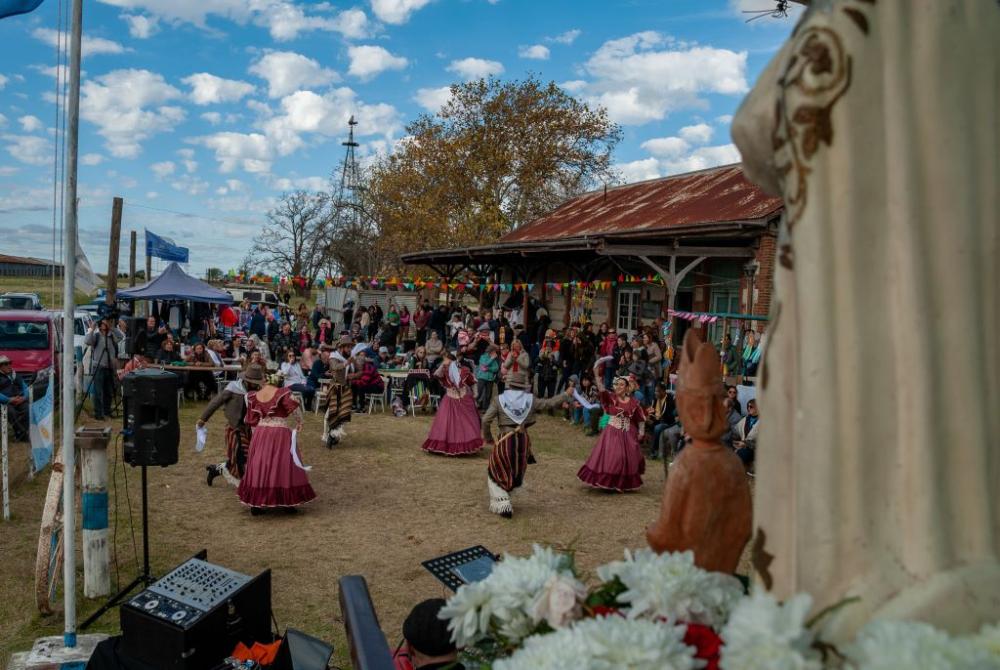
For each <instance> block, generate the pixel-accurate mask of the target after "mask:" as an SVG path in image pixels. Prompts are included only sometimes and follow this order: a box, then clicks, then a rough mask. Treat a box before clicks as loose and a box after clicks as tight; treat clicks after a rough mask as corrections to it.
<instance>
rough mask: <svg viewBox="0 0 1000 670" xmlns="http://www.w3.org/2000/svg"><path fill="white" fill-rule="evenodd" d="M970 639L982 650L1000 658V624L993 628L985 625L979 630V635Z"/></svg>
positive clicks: (994, 625)
mask: <svg viewBox="0 0 1000 670" xmlns="http://www.w3.org/2000/svg"><path fill="white" fill-rule="evenodd" d="M969 639H970V640H971V642H972V643H973V644H974V645H976V646H977V647H979V648H980V649H985V650H986V651H988V652H990V653H991V654H993V655H994V656H996V657H997V658H1000V623H996V624H993V625H992V626H991V625H989V624H985V625H984V626H983V627H982V628H980V629H979V633H977V634H976V635H973V636H972V637H971V638H969Z"/></svg>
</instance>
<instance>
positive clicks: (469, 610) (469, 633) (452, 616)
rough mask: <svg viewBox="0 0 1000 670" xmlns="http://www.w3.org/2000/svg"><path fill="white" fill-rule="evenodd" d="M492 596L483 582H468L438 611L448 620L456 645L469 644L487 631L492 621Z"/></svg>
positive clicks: (463, 645) (440, 615) (441, 616)
mask: <svg viewBox="0 0 1000 670" xmlns="http://www.w3.org/2000/svg"><path fill="white" fill-rule="evenodd" d="M491 596H492V594H491V593H490V590H489V588H488V587H487V586H486V585H485V584H484V583H483V582H476V583H474V584H467V585H465V586H462V587H461V588H460V589H458V591H457V592H455V595H453V596H452V597H451V598H449V599H448V602H447V603H445V606H444V607H442V608H441V611H440V612H438V617H440V618H441V619H444V620H447V621H448V630H450V631H451V639H452V641H454V642H455V644H456V645H458V646H459V647H465V646H468V645H469V644H472V643H475V642H476V641H477V640H479V639H480V638H482V637H483V635H484V634H485V633H486V630H487V627H488V626H489V622H490V614H489V609H488V607H487V606H488V605H489V602H490V598H491Z"/></svg>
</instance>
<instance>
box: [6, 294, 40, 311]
mask: <svg viewBox="0 0 1000 670" xmlns="http://www.w3.org/2000/svg"><path fill="white" fill-rule="evenodd" d="M41 308H42V299H41V298H39V297H38V294H37V293H4V294H3V295H0V310H7V309H41Z"/></svg>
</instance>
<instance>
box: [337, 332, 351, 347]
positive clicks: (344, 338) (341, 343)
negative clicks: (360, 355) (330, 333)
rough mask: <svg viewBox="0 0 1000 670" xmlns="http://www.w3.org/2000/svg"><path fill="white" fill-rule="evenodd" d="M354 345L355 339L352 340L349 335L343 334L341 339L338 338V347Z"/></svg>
mask: <svg viewBox="0 0 1000 670" xmlns="http://www.w3.org/2000/svg"><path fill="white" fill-rule="evenodd" d="M353 346H354V340H352V339H351V338H350V336H349V335H343V336H341V338H340V339H339V340H337V348H340V347H353Z"/></svg>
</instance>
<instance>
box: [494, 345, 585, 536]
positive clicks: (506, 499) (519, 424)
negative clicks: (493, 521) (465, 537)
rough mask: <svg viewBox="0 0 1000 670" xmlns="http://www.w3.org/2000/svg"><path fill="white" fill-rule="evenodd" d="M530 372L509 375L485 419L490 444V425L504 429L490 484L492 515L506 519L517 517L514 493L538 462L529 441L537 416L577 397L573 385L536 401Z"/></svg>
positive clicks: (522, 367)
mask: <svg viewBox="0 0 1000 670" xmlns="http://www.w3.org/2000/svg"><path fill="white" fill-rule="evenodd" d="M525 358H527V355H525ZM526 369H527V366H526V365H522V366H520V369H518V370H516V371H515V370H509V371H508V372H507V380H506V390H505V391H504V392H503V393H501V394H500V395H498V396H497V397H496V398H494V399H493V401H492V402H491V403H490V406H489V409H487V410H486V414H484V415H483V439H484V440H485V441H486V442H492V441H493V434H492V433H491V432H490V424H492V423H493V421H494V420H495V421H496V422H497V425H498V426H499V427H500V433H501V435H500V439H498V440H497V441H496V445H495V446H494V447H493V451H492V452H491V453H490V460H489V465H488V466H487V476H486V484H487V487H488V489H489V493H490V511H491V512H493V513H494V514H499V515H500V516H502V517H504V518H505V519H510V518H511V517H513V516H514V507H513V505H512V504H511V501H510V494H511V491H513V490H514V489H516V488H518V487H519V486H521V484H522V483H523V482H524V473H525V470H527V469H528V464H529V463H534V462H535V458H534V456H533V455H532V453H531V439H530V438H529V437H528V428H529V427H530V426H531V425H533V424H534V423H535V413H536V412H539V411H543V410H547V409H553V408H556V407H559V406H561V405H563V404H564V403H566V402H568V401H569V399H570V397H571V396H572V393H573V387H572V384H571V385H570V386H569V387H568V388H567V389H566V393H565V394H559V395H557V396H555V397H552V398H546V399H540V398H536V397H535V396H534V395H532V393H531V382H529V381H528V374H527V372H526Z"/></svg>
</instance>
